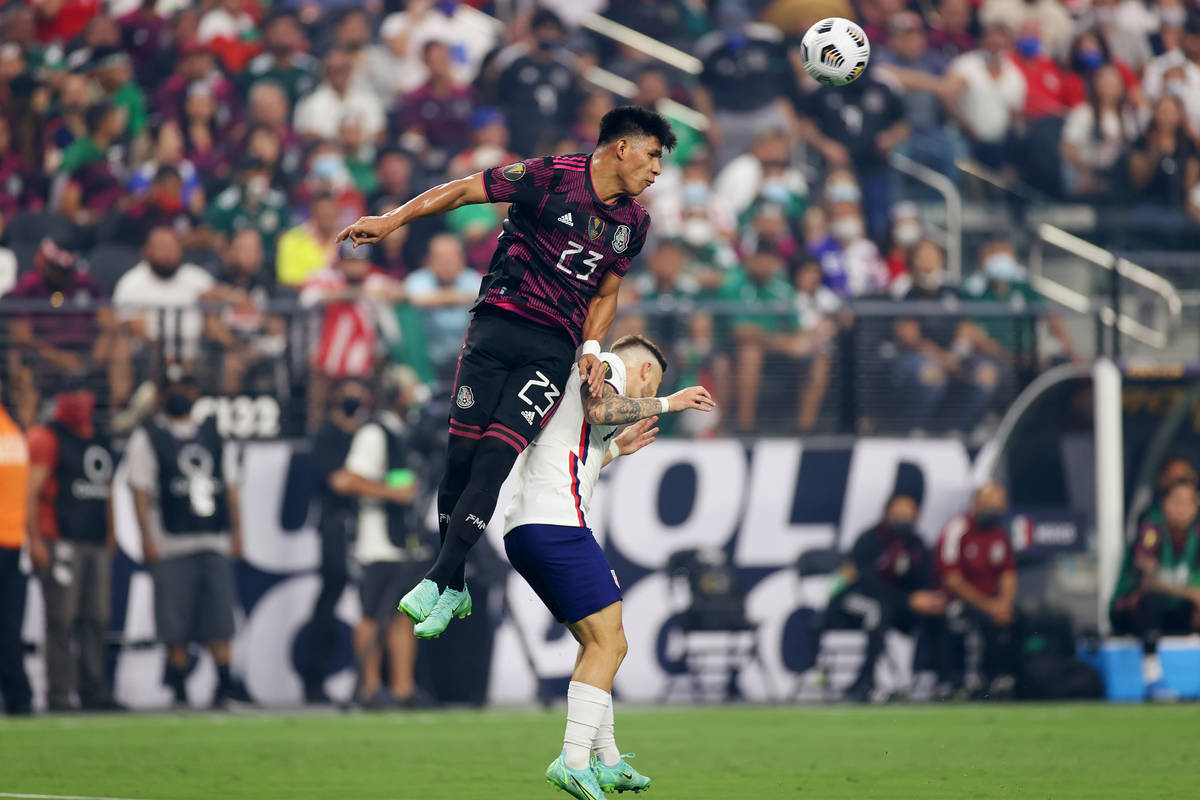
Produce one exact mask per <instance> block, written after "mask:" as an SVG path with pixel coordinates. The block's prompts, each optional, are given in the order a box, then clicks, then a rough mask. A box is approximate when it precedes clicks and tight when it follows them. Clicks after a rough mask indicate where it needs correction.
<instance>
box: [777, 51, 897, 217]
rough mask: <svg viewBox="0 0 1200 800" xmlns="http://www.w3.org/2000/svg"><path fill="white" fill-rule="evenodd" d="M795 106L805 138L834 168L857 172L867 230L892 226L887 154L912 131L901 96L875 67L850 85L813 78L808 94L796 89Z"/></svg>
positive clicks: (806, 90) (806, 89) (870, 68)
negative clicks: (889, 219) (823, 81)
mask: <svg viewBox="0 0 1200 800" xmlns="http://www.w3.org/2000/svg"><path fill="white" fill-rule="evenodd" d="M806 74H807V73H806ZM796 106H797V108H796V110H797V113H798V114H801V115H802V122H801V126H800V131H801V137H802V138H803V139H804V140H805V141H806V142H807V143H808V144H810V145H812V146H813V147H815V148H817V149H818V150H819V151H820V152H821V154H822V155H823V156H824V157H825V160H826V162H827V163H828V164H829V166H830V167H843V168H851V169H853V170H855V172H856V173H857V176H858V184H859V186H860V187H861V188H862V193H863V211H864V212H865V215H866V222H867V232H868V234H869V235H871V236H879V235H880V234H882V233H883V232H884V231H885V230H886V229H887V214H888V209H889V208H890V207H891V198H890V195H891V190H890V181H889V176H888V163H887V157H888V153H889V152H891V150H892V148H894V147H896V146H897V145H898V144H900V143H901V142H903V141H904V140H905V139H907V138H908V135H909V133H910V132H911V130H912V129H911V128H910V127H909V124H908V122H907V121H906V120H905V118H904V105H903V103H902V102H901V100H900V96H899V95H898V94H897V93H896V92H895V91H894V90H893V89H892V88H891V87H890V86H888V85H887V84H885V83H882V82H881V81H879V80H878V79H877V78H876V77H875V68H874V67H868V68H867V71H866V73H865V74H863V75H862V76H861V77H859V79H858V80H856V81H854V82H853V83H851V84H849V85H848V86H825V85H823V84H819V83H817V82H816V81H813V80H809V81H808V86H807V87H806V88H805V89H804V90H803V94H800V93H798V94H797V96H796Z"/></svg>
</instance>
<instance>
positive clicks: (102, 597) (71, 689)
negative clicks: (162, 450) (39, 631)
mask: <svg viewBox="0 0 1200 800" xmlns="http://www.w3.org/2000/svg"><path fill="white" fill-rule="evenodd" d="M95 406H96V396H95V394H93V393H92V391H91V390H90V389H87V388H85V387H84V386H82V385H76V386H67V387H64V389H63V391H61V392H59V394H58V397H57V398H55V406H54V416H53V418H52V420H51V421H50V422H48V423H46V424H43V425H38V426H36V427H34V428H31V429H30V431H29V434H28V441H29V461H30V470H29V497H28V508H29V556H30V559H31V561H32V562H33V566H34V571H35V572H36V574H37V577H38V580H39V582H40V583H41V585H42V599H43V602H44V603H45V607H46V681H47V684H48V687H47V690H46V699H47V705H48V706H49V708H50V710H51V711H70V710H72V708H73V707H74V706H73V702H74V701H73V700H72V696H73V695H74V694H75V692H76V691H78V692H79V703H80V706H81V708H83V709H84V710H85V711H112V710H114V709H116V708H118V706H117V705H116V703H115V702H114V701H113V698H112V690H111V688H110V687H109V685H108V679H107V677H106V675H105V661H106V646H105V645H106V643H105V637H106V635H107V633H108V618H109V604H110V599H111V595H112V589H111V583H112V553H113V548H114V547H115V539H114V531H113V528H112V506H111V503H112V477H113V455H112V451H111V450H110V448H109V445H108V441H107V439H106V438H105V437H104V436H103V435H101V434H100V433H99V431H97V430H96V426H95V422H94V413H95ZM73 650H74V651H77V652H72V651H73Z"/></svg>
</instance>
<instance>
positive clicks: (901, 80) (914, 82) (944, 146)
mask: <svg viewBox="0 0 1200 800" xmlns="http://www.w3.org/2000/svg"><path fill="white" fill-rule="evenodd" d="M889 27H890V30H891V32H892V36H891V39H890V40H889V46H887V47H883V48H881V49H880V50H879V51H878V52H877V54H876V55H875V64H876V65H878V67H877V73H878V76H879V77H880V79H881V80H886V81H889V82H891V83H893V85H895V86H897V87H899V89H900V90H901V91H900V102H901V104H902V106H903V108H904V120H905V122H907V123H908V126H909V128H910V129H911V130H912V133H911V135H910V136H909V138H908V139H907V140H905V141H903V142H900V143H899V144H898V145H897V146H896V150H897V151H898V152H901V153H904V154H905V155H907V156H909V157H910V158H912V159H914V160H915V161H918V162H920V163H922V164H925V165H926V166H929V167H933V168H934V169H936V170H937V171H938V172H941V173H942V174H944V175H954V174H955V173H956V171H957V170H956V169H955V167H954V159H955V158H956V157H957V156H958V155H961V153H962V149H963V144H962V137H961V136H960V135H959V134H958V133H957V131H953V130H952V129H951V128H949V127H948V126H947V125H946V122H947V120H946V112H945V111H944V109H943V106H942V97H943V95H944V94H945V87H946V80H945V74H946V68H947V66H948V65H949V60H948V59H947V57H946V56H945V54H943V53H942V52H941V51H939V50H936V49H933V48H931V47H930V44H929V37H928V36H927V35H926V31H925V23H924V22H923V21H922V20H921V17H920V16H919V15H917V14H915V13H913V12H911V11H903V12H901V13H899V14H897V15H896V16H894V17H892V19H891V21H890V25H889ZM834 155H836V153H834ZM826 159H827V160H829V155H827V156H826Z"/></svg>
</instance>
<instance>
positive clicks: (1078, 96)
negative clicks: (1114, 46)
mask: <svg viewBox="0 0 1200 800" xmlns="http://www.w3.org/2000/svg"><path fill="white" fill-rule="evenodd" d="M1112 65H1113V66H1114V67H1116V68H1117V72H1119V73H1121V80H1122V81H1124V82H1125V91H1127V92H1132V91H1133V90H1135V89H1137V88H1138V86H1139V83H1138V76H1137V73H1136V72H1134V71H1133V70H1131V69H1130V68H1129V65H1128V64H1126V63H1125V62H1124V61H1120V60H1119V59H1115V58H1114V59H1113V60H1112ZM1063 94H1064V96H1065V99H1066V102H1067V108H1068V109H1071V108H1074V107H1075V106H1077V105H1079V104H1080V103H1086V102H1087V101H1088V81H1087V79H1086V78H1085V77H1084V76H1082V75H1080V74H1079V73H1078V72H1068V73H1067V74H1066V75H1065V76H1064V86H1063Z"/></svg>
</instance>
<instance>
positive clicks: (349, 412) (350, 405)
mask: <svg viewBox="0 0 1200 800" xmlns="http://www.w3.org/2000/svg"><path fill="white" fill-rule="evenodd" d="M341 408H342V413H343V414H345V415H346V416H347V417H350V418H351V419H357V418H358V412H359V411H361V410H363V407H362V400H361V399H359V398H357V397H343V398H342V402H341Z"/></svg>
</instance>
